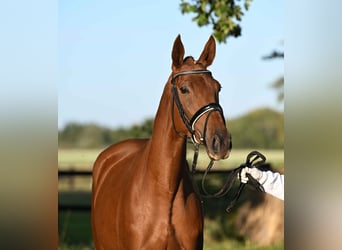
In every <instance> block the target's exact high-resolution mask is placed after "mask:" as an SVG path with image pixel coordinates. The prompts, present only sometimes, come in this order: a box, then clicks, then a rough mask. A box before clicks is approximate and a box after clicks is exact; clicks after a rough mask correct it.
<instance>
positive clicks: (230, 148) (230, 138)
mask: <svg viewBox="0 0 342 250" xmlns="http://www.w3.org/2000/svg"><path fill="white" fill-rule="evenodd" d="M232 147H233V142H232V135H230V136H229V150H232Z"/></svg>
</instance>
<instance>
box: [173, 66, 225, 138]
mask: <svg viewBox="0 0 342 250" xmlns="http://www.w3.org/2000/svg"><path fill="white" fill-rule="evenodd" d="M195 74H211V72H210V71H209V70H189V71H181V72H178V73H176V74H174V75H172V78H171V85H172V95H173V101H174V102H175V103H176V106H177V109H178V112H179V115H180V116H181V118H182V120H183V123H184V124H185V126H186V127H187V129H188V130H189V132H190V134H191V139H192V142H193V143H194V144H197V145H199V144H201V143H203V142H205V140H204V139H205V132H206V127H207V123H208V118H209V116H210V114H211V112H213V111H218V112H219V113H220V115H221V117H222V119H223V122H224V123H225V119H224V116H223V110H222V107H221V106H220V104H218V103H209V104H207V105H205V106H203V107H202V108H200V109H199V110H198V111H197V112H196V113H195V114H194V115H193V116H192V117H191V119H189V117H188V116H187V115H186V114H185V111H184V108H183V105H182V103H181V102H180V99H179V95H178V92H177V86H176V84H175V80H176V78H177V77H178V76H183V75H195ZM208 112H209V114H208V116H207V119H206V122H205V126H204V131H203V136H202V135H201V133H200V132H198V133H199V135H200V141H198V140H197V139H196V130H195V124H196V122H197V121H198V120H199V119H200V118H201V117H202V116H203V115H204V114H206V113H208ZM173 119H174V118H173V107H172V122H174V120H173ZM173 126H174V129H175V130H176V127H175V125H174V124H173ZM176 132H177V130H176ZM177 133H178V132H177ZM178 134H179V133H178Z"/></svg>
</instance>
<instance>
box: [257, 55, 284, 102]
mask: <svg viewBox="0 0 342 250" xmlns="http://www.w3.org/2000/svg"><path fill="white" fill-rule="evenodd" d="M262 59H263V60H273V59H284V52H280V51H277V50H274V51H273V52H271V53H270V54H269V55H266V56H263V57H262ZM271 88H273V89H275V90H276V91H277V92H278V101H279V102H283V101H284V76H281V77H279V78H278V79H277V80H275V81H274V82H273V83H272V85H271Z"/></svg>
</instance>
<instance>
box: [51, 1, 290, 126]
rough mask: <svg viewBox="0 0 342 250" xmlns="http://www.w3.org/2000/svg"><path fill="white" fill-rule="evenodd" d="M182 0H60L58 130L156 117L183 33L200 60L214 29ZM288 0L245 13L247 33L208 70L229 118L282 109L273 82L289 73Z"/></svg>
mask: <svg viewBox="0 0 342 250" xmlns="http://www.w3.org/2000/svg"><path fill="white" fill-rule="evenodd" d="M179 3H180V1H111V0H102V1H91V0H73V1H70V0H60V1H59V2H58V84H57V88H58V128H59V129H62V128H63V127H64V126H65V125H66V124H68V123H70V122H80V123H96V124H99V125H101V126H106V127H111V128H116V127H122V126H130V125H133V124H138V123H141V122H143V121H144V120H145V119H147V118H152V117H154V116H155V113H156V111H157V108H158V105H159V100H160V97H161V94H162V91H163V89H164V85H165V83H166V80H167V78H168V76H169V75H170V73H171V50H172V46H173V42H174V40H175V38H176V36H177V35H178V34H180V35H181V39H182V42H183V44H184V47H185V55H191V56H193V57H194V58H195V59H197V58H198V57H199V55H200V53H201V52H202V49H203V47H204V45H205V43H206V42H207V40H208V38H209V36H210V35H211V34H212V30H211V26H207V27H198V26H197V24H196V23H195V22H193V21H192V20H191V19H192V17H193V16H194V15H193V14H185V15H182V14H181V11H180V7H179ZM283 19H284V1H281V0H274V1H268V0H255V1H253V2H252V3H251V5H250V9H249V10H248V11H247V12H245V15H244V16H243V19H242V22H241V27H242V36H240V37H238V38H228V40H227V43H222V44H219V43H218V42H217V44H216V45H217V46H216V57H215V60H214V62H213V64H212V65H211V66H210V67H209V70H211V71H212V73H213V76H214V77H215V79H217V80H218V81H219V82H220V84H221V85H222V90H221V92H220V104H221V106H222V107H223V109H224V113H225V117H226V119H228V121H229V119H232V118H236V117H238V116H241V115H244V114H246V113H247V112H249V111H251V110H253V109H256V108H264V107H268V108H272V109H275V110H278V111H283V103H279V102H278V101H277V93H276V91H275V90H274V89H272V88H271V87H270V85H271V84H272V83H273V81H275V80H276V79H277V78H278V77H280V76H282V75H283V74H284V62H283V60H280V59H275V60H270V61H269V60H267V61H265V60H262V59H261V58H262V57H263V56H265V55H267V54H269V53H270V52H272V51H273V50H275V49H277V50H284V20H283Z"/></svg>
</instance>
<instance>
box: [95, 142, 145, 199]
mask: <svg viewBox="0 0 342 250" xmlns="http://www.w3.org/2000/svg"><path fill="white" fill-rule="evenodd" d="M148 141H149V140H148V139H128V140H125V141H121V142H119V143H117V144H113V145H111V146H109V147H108V148H106V149H105V150H103V151H102V152H101V153H100V154H99V156H98V157H97V159H96V160H95V163H94V166H93V180H92V183H93V192H94V193H93V195H94V196H96V193H97V192H96V190H97V189H98V188H99V187H101V185H102V184H103V182H104V180H105V179H106V178H108V176H109V175H110V174H111V173H112V172H113V171H117V172H118V173H119V172H121V170H122V169H120V168H123V167H126V166H125V165H123V164H120V163H122V162H124V160H127V159H128V158H129V157H132V156H134V155H136V154H137V152H139V150H142V149H143V148H145V146H146V144H147V143H148ZM126 165H127V162H126ZM122 172H123V173H124V171H122Z"/></svg>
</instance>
